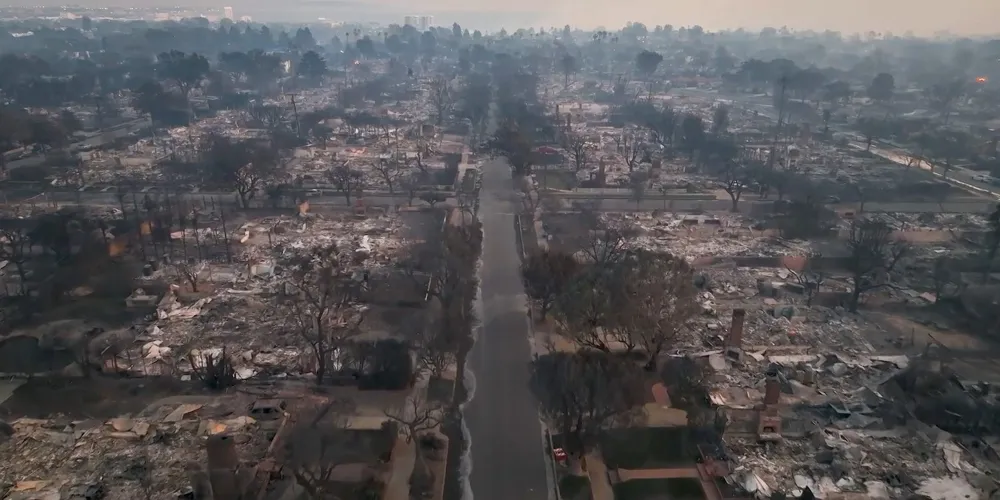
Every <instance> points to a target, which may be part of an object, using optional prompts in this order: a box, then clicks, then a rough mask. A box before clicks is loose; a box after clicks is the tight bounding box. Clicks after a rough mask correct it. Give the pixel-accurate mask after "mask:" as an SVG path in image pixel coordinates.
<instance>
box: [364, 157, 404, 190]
mask: <svg viewBox="0 0 1000 500" xmlns="http://www.w3.org/2000/svg"><path fill="white" fill-rule="evenodd" d="M372 169H373V170H375V172H376V173H377V174H378V175H379V177H381V178H382V181H383V182H385V185H386V187H388V188H389V194H396V187H397V186H398V185H399V181H400V179H402V177H403V174H404V173H405V171H404V170H403V168H402V165H401V164H400V162H399V161H398V160H396V159H395V158H389V159H379V160H377V161H375V162H374V163H372Z"/></svg>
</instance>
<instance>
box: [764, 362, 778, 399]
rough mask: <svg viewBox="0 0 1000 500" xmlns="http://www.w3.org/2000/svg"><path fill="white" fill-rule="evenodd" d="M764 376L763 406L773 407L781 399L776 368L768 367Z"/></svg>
mask: <svg viewBox="0 0 1000 500" xmlns="http://www.w3.org/2000/svg"><path fill="white" fill-rule="evenodd" d="M764 376H765V378H764V406H774V405H776V404H778V400H779V399H780V398H781V382H780V381H779V380H778V369H777V367H774V366H771V367H769V368H768V369H767V372H766V373H765V374H764Z"/></svg>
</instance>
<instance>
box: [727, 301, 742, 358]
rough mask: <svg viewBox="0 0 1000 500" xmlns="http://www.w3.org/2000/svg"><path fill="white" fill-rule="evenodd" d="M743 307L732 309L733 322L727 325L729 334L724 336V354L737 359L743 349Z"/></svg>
mask: <svg viewBox="0 0 1000 500" xmlns="http://www.w3.org/2000/svg"><path fill="white" fill-rule="evenodd" d="M746 315H747V312H746V310H745V309H734V310H733V322H732V324H731V325H730V326H729V336H727V337H726V342H725V347H726V354H727V355H729V356H731V357H733V358H736V359H739V357H740V354H741V353H742V351H743V320H744V319H745V318H746Z"/></svg>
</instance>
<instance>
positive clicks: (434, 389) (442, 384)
mask: <svg viewBox="0 0 1000 500" xmlns="http://www.w3.org/2000/svg"><path fill="white" fill-rule="evenodd" d="M454 388H455V381H453V380H448V379H445V378H431V379H430V380H428V381H427V399H428V400H429V401H436V402H439V403H443V404H449V403H451V397H452V392H453V391H454Z"/></svg>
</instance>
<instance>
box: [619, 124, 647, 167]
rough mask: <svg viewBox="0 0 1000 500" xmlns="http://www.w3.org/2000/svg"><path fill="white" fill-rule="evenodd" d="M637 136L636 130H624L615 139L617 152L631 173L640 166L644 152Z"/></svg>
mask: <svg viewBox="0 0 1000 500" xmlns="http://www.w3.org/2000/svg"><path fill="white" fill-rule="evenodd" d="M637 135H638V134H636V133H635V131H634V130H622V133H621V134H620V135H616V136H615V138H614V139H615V145H616V151H617V152H618V154H619V155H620V156H621V157H622V161H624V162H625V164H626V165H628V171H629V173H631V172H632V171H633V170H634V169H635V167H636V166H637V165H638V164H639V159H640V155H641V154H642V152H643V150H644V146H643V144H642V142H641V141H639V139H638V138H637Z"/></svg>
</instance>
